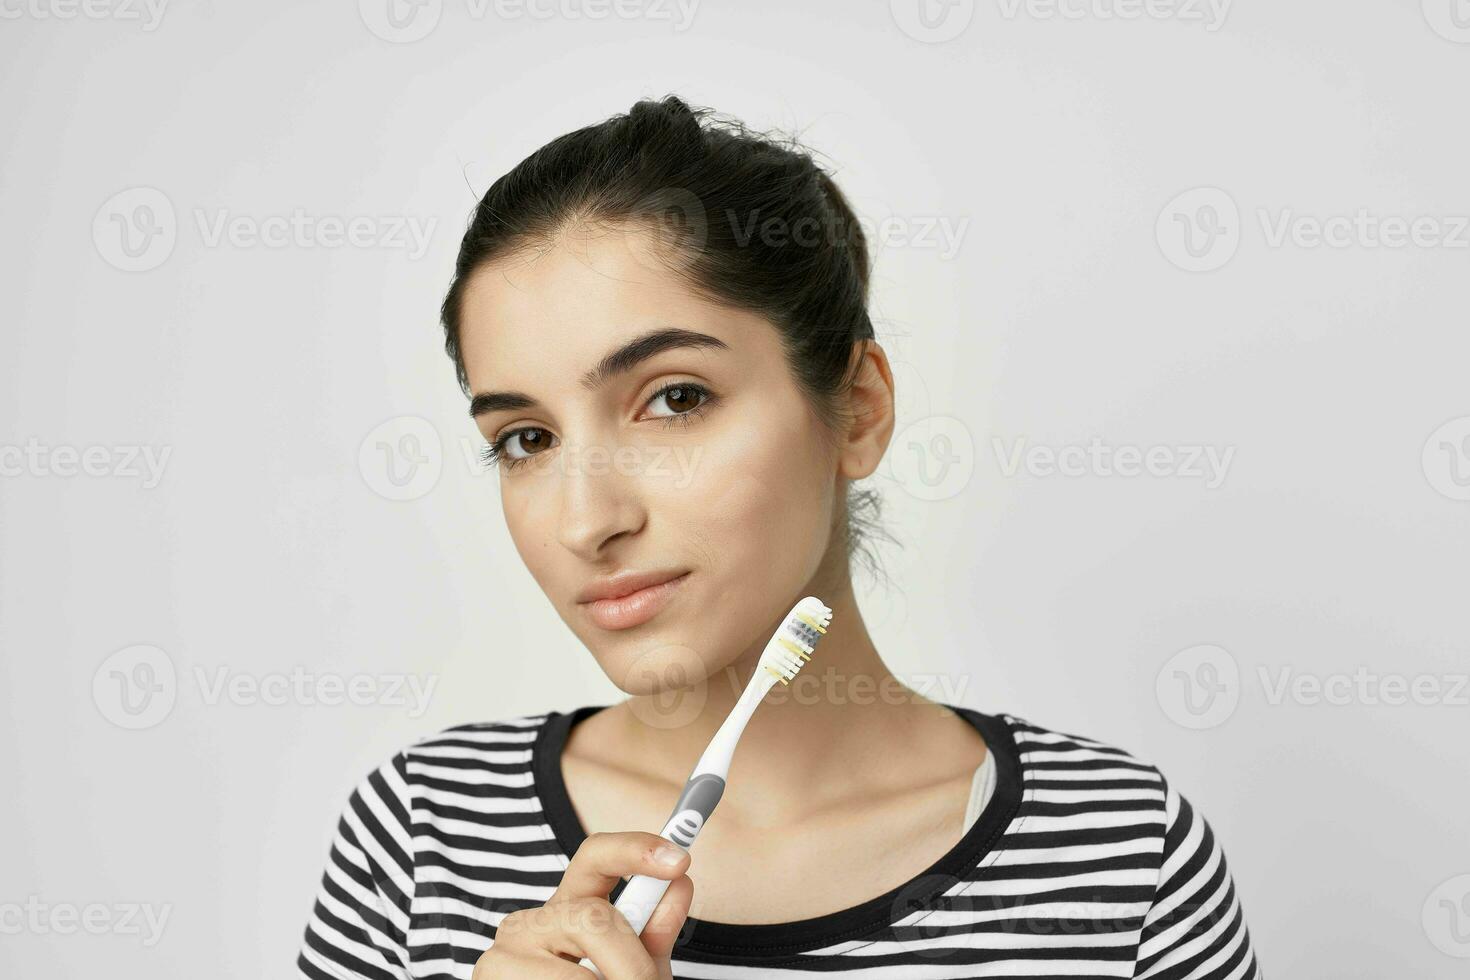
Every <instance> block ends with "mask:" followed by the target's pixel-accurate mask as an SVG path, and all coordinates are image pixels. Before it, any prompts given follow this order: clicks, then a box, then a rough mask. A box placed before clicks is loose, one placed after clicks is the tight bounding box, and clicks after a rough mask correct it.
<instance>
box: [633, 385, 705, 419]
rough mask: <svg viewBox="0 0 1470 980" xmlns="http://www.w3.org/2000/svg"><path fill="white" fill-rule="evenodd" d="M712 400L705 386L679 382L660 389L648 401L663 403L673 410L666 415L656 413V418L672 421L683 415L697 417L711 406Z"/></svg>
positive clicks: (651, 403) (654, 403)
mask: <svg viewBox="0 0 1470 980" xmlns="http://www.w3.org/2000/svg"><path fill="white" fill-rule="evenodd" d="M712 398H713V395H711V393H710V390H709V389H708V388H706V387H705V386H704V385H697V384H694V383H692V382H689V381H679V382H675V383H674V384H670V385H665V386H664V387H662V388H660V389H659V390H658V391H657V392H655V393H654V395H653V397H651V398H649V399H648V404H649V405H657V404H658V403H659V402H663V403H664V404H665V405H666V406H668V408H669V409H671V410H670V411H669V412H666V413H655V415H654V418H663V419H670V418H676V417H678V416H681V415H696V414H698V413H699V412H701V411H702V410H703V409H704V407H705V406H706V405H708V404H709V402H710V400H711V399H712Z"/></svg>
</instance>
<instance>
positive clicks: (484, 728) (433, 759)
mask: <svg viewBox="0 0 1470 980" xmlns="http://www.w3.org/2000/svg"><path fill="white" fill-rule="evenodd" d="M551 714H552V713H551V712H547V711H543V712H537V713H534V714H523V715H512V716H507V717H503V718H500V719H497V720H494V721H478V722H469V723H465V724H460V725H454V726H451V727H449V728H443V729H440V730H439V731H436V732H432V733H429V734H426V735H421V736H419V737H418V738H416V739H414V740H413V741H411V742H409V743H407V744H406V745H403V746H402V747H401V748H399V749H398V750H397V751H396V752H394V753H393V754H392V755H390V756H388V757H387V758H386V759H383V761H382V762H380V763H378V764H377V765H376V766H374V767H373V768H372V769H371V770H369V771H368V772H367V773H366V774H364V775H362V776H361V777H359V779H358V781H357V783H356V785H355V786H354V787H353V789H352V793H351V796H350V797H349V800H348V810H349V811H352V810H354V809H361V808H363V807H366V808H367V809H368V810H370V811H373V812H376V813H378V814H379V816H380V817H388V818H396V820H395V821H394V822H397V823H400V824H401V825H403V826H408V825H409V823H410V816H409V813H410V811H411V810H412V808H413V807H414V805H415V803H416V801H417V800H419V799H420V798H421V797H422V796H423V795H424V794H425V793H429V794H432V793H434V792H436V791H446V790H447V791H453V790H456V789H458V790H467V789H468V790H470V791H472V789H471V788H472V787H473V786H474V785H476V784H479V785H490V784H491V783H487V782H486V778H487V777H486V775H485V774H487V773H489V774H491V780H492V782H494V781H497V780H498V782H499V783H500V784H501V785H510V784H512V783H514V781H515V780H516V778H517V776H518V775H519V774H520V773H524V774H525V778H527V779H529V775H530V767H531V751H532V745H533V743H534V742H535V740H536V737H537V736H538V735H539V734H540V732H541V730H542V727H543V726H544V725H545V723H546V721H547V719H548V718H549V717H550V716H551ZM497 774H498V775H497Z"/></svg>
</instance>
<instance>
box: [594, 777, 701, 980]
mask: <svg viewBox="0 0 1470 980" xmlns="http://www.w3.org/2000/svg"><path fill="white" fill-rule="evenodd" d="M724 792H725V780H724V778H723V777H721V776H717V775H715V774H714V773H700V774H699V775H696V776H693V777H691V778H690V780H689V782H687V783H685V784H684V792H683V793H682V794H681V795H680V796H679V802H678V803H676V804H674V813H673V815H672V816H670V817H669V819H668V822H667V823H665V824H664V828H663V830H660V831H659V836H660V837H663V838H664V839H665V840H669V841H672V842H673V843H675V844H678V845H679V846H680V847H684V848H687V847H689V846H690V845H691V844H693V843H694V838H696V837H698V836H699V832H700V831H701V830H703V829H704V822H705V821H706V820H707V819H709V815H710V814H711V813H713V812H714V809H715V804H716V803H718V802H720V797H721V795H723V794H724ZM671 884H673V882H671V881H669V880H668V879H667V878H655V877H653V876H652V875H634V876H633V877H632V878H629V879H628V884H627V886H626V887H624V888H623V890H622V892H621V893H620V894H619V895H618V900H617V901H616V902H614V903H613V908H615V909H617V910H618V911H619V912H620V913H622V916H623V918H625V919H627V920H628V925H630V926H632V927H633V932H634V933H636V934H637V935H640V936H641V935H642V934H643V927H644V926H646V925H648V920H649V919H650V918H652V917H653V910H654V909H655V908H657V907H658V903H659V901H660V900H661V899H662V898H663V897H664V892H666V891H668V890H669V885H671ZM578 965H579V966H582V967H585V968H586V969H588V970H591V971H592V974H593V976H596V977H598V978H601V977H602V973H601V972H600V971H599V970H598V969H597V967H596V966H595V965H594V964H593V962H592V961H591V960H590V959H588V958H587V957H583V958H582V960H581V962H580V963H579V964H578Z"/></svg>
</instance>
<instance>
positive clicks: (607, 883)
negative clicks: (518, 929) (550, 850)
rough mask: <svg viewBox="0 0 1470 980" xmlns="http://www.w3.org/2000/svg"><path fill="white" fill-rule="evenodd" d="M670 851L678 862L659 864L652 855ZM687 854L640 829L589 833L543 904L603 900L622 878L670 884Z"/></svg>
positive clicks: (687, 862) (657, 836)
mask: <svg viewBox="0 0 1470 980" xmlns="http://www.w3.org/2000/svg"><path fill="white" fill-rule="evenodd" d="M663 848H671V849H672V850H673V851H674V852H676V854H677V857H678V860H676V861H675V862H674V863H672V864H664V863H662V862H660V861H659V860H658V858H657V856H656V852H658V851H660V850H662V849H663ZM688 865H689V852H688V851H686V850H684V848H682V847H680V846H679V845H678V844H675V843H673V842H672V841H670V840H667V839H666V838H663V837H660V836H659V835H658V834H650V833H646V832H644V831H641V830H627V831H616V832H608V833H596V834H589V835H588V837H587V839H586V840H584V841H583V842H582V846H581V847H578V848H577V853H576V854H574V855H572V863H571V864H570V865H568V867H567V870H566V871H565V872H564V873H563V874H562V876H561V884H559V885H557V886H556V891H555V892H553V893H552V896H551V898H549V899H547V902H554V901H557V900H558V899H569V898H606V897H607V896H608V893H609V892H611V891H612V890H613V888H614V887H615V886H616V885H617V883H618V879H620V878H622V877H623V876H624V875H628V876H632V875H635V874H637V875H650V876H652V877H654V878H667V879H669V880H670V881H672V880H673V879H675V878H677V877H679V876H680V875H682V874H683V873H684V869H685V868H687V867H688Z"/></svg>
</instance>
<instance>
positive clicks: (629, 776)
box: [298, 97, 1259, 980]
mask: <svg viewBox="0 0 1470 980" xmlns="http://www.w3.org/2000/svg"><path fill="white" fill-rule="evenodd" d="M867 282H868V253H867V248H866V244H865V242H864V239H863V235H862V232H861V229H860V228H859V227H858V224H857V222H856V220H855V219H854V217H853V214H852V211H851V210H850V208H849V207H848V204H847V202H846V200H845V199H844V197H843V195H842V194H841V193H840V192H839V190H838V189H837V187H836V186H835V185H834V184H833V182H832V181H831V179H830V178H829V177H828V176H827V175H826V174H825V173H823V172H822V171H821V170H820V169H818V168H817V167H816V165H815V164H814V163H813V162H812V161H811V159H810V158H809V157H808V156H807V155H806V154H804V153H802V152H800V150H799V149H798V148H795V147H793V146H790V145H781V144H777V143H775V142H772V141H769V140H767V139H765V138H763V137H760V136H758V135H755V134H752V133H750V132H749V131H747V130H745V129H744V128H743V127H742V126H740V125H739V124H738V123H733V122H718V121H716V120H715V118H714V117H712V116H710V115H709V114H708V113H707V111H698V112H696V111H694V110H691V109H690V108H689V107H688V106H687V105H685V103H683V102H682V101H680V100H679V99H677V98H673V97H670V98H667V99H664V100H663V101H661V102H652V101H645V102H640V103H638V104H637V105H635V106H634V107H633V108H632V110H631V111H630V112H629V113H627V114H626V115H623V116H618V117H614V118H612V119H609V120H607V121H605V122H603V123H601V124H598V125H595V126H590V127H587V128H585V129H581V130H578V131H576V132H573V133H570V134H567V135H565V136H562V137H560V138H558V139H556V140H553V141H552V142H551V143H549V144H547V145H546V146H545V147H543V148H542V149H540V150H538V151H537V152H536V153H534V154H533V155H532V156H530V157H529V158H527V159H526V160H525V161H523V162H522V163H521V164H519V165H518V166H517V167H515V168H514V169H513V170H512V171H511V172H510V173H508V174H506V175H505V176H504V177H502V178H501V179H500V180H498V181H497V182H496V183H495V185H494V186H493V187H491V188H490V190H489V192H488V193H487V194H486V195H485V197H484V199H483V200H482V201H481V202H480V205H479V207H478V209H477V210H476V212H475V214H474V217H473V220H472V222H471V224H470V227H469V229H468V231H467V232H466V234H465V236H464V240H463V243H462V246H461V249H460V254H459V260H458V263H457V266H456V269H455V276H454V281H453V284H452V286H451V288H450V290H449V293H448V296H447V297H446V299H445V301H444V305H443V311H442V312H443V323H444V327H445V332H446V346H447V349H448V351H449V354H450V356H451V358H452V359H453V361H454V363H455V367H456V370H457V373H458V377H459V381H460V384H461V387H462V388H463V389H464V390H465V391H466V393H467V394H468V395H469V396H470V400H471V404H470V410H471V413H472V415H473V416H474V418H475V420H476V423H477V424H478V426H479V429H480V431H481V433H483V435H484V437H485V439H486V441H487V443H488V448H487V456H488V460H489V462H491V463H492V464H494V465H496V466H498V467H499V481H500V489H501V498H502V502H503V507H504V513H505V518H506V521H507V524H508V526H509V529H510V533H511V536H512V538H513V539H514V541H515V545H516V549H517V551H518V552H519V554H520V556H521V558H522V559H523V560H524V561H525V562H526V565H527V567H528V568H529V570H530V571H531V573H532V575H533V576H534V578H535V579H536V581H537V583H538V584H539V585H540V586H541V588H542V589H543V590H544V591H545V592H546V595H547V597H548V598H549V599H550V600H551V602H552V603H553V605H554V606H555V607H556V609H557V611H558V613H559V614H560V615H561V617H562V618H563V619H564V620H565V622H566V623H567V625H568V626H569V627H570V628H571V629H572V630H573V632H574V633H576V635H577V637H578V638H579V639H580V640H581V641H582V642H583V643H584V644H585V645H586V647H587V649H588V650H589V651H591V653H592V656H593V657H594V658H595V659H596V661H597V663H598V666H599V667H601V668H602V670H603V671H604V672H606V674H607V676H608V677H609V678H610V679H611V680H612V681H613V682H614V683H615V684H616V685H617V686H618V687H619V688H620V689H621V690H622V691H624V692H625V693H626V694H627V695H628V698H627V699H626V700H623V701H620V702H618V703H616V704H613V705H609V706H588V707H584V708H580V709H578V710H576V711H574V712H571V713H570V714H563V713H559V712H555V711H549V712H542V713H537V714H527V715H522V716H519V717H515V718H510V719H505V720H502V721H499V722H493V723H484V724H470V725H464V726H460V727H458V728H453V729H450V730H448V731H446V732H443V733H441V734H438V735H434V736H430V737H427V738H425V739H422V740H420V741H419V742H417V743H416V744H414V745H412V746H410V747H408V748H406V749H404V750H403V751H401V752H399V753H398V754H397V755H395V756H394V757H393V758H391V759H390V760H388V761H387V762H386V763H384V764H383V765H382V766H381V767H380V768H379V769H378V770H376V771H375V772H373V773H372V774H370V775H369V776H367V777H366V778H365V779H364V780H363V781H362V782H361V783H360V784H359V785H358V787H357V788H356V790H355V791H354V792H353V793H352V795H351V798H350V800H349V801H348V804H347V806H346V808H345V810H344V811H343V813H342V817H341V820H340V822H339V824H338V828H337V836H336V839H335V842H334V845H333V847H332V850H331V854H330V857H329V860H328V864H327V867H326V871H325V873H324V875H323V877H322V882H321V887H320V890H319V893H318V898H317V902H316V905H315V908H314V912H313V915H312V917H311V919H310V922H309V924H308V926H307V930H306V936H305V941H304V943H303V946H302V949H301V953H300V957H299V959H298V965H299V969H300V971H301V974H302V975H304V976H306V977H311V978H316V980H320V978H327V977H336V978H341V977H373V978H379V977H384V978H386V977H414V978H419V977H471V976H473V977H474V978H477V980H488V978H502V977H506V978H553V977H567V978H572V977H588V976H591V975H592V974H591V973H590V971H588V970H586V969H584V968H583V967H581V966H579V965H578V962H579V960H581V959H582V958H583V957H586V958H588V959H590V960H591V961H592V962H593V963H595V964H596V965H597V967H598V968H599V969H600V970H601V972H602V973H603V974H604V975H605V976H606V977H608V978H610V980H633V978H645V977H663V978H669V977H674V976H679V977H701V978H718V977H752V978H753V977H782V976H796V975H802V976H807V975H815V974H818V973H823V974H833V973H837V974H840V973H843V972H846V971H862V975H863V976H864V977H871V978H887V977H894V978H900V977H902V978H928V977H933V978H939V977H946V978H952V977H970V976H996V977H1002V976H1005V977H1008V976H1022V975H1024V976H1028V977H1038V976H1051V975H1058V976H1060V975H1066V976H1070V977H1075V976H1087V977H1160V978H1162V977H1168V978H1171V980H1173V978H1211V980H1216V978H1218V980H1225V978H1254V977H1258V976H1259V972H1258V968H1257V966H1256V962H1255V957H1254V955H1253V953H1252V950H1251V946H1250V937H1249V933H1248V930H1247V928H1246V923H1245V920H1244V916H1243V913H1242V910H1241V907H1240V905H1239V902H1238V901H1237V898H1236V894H1235V889H1234V886H1233V883H1232V881H1231V878H1230V875H1229V873H1228V870H1227V868H1226V864H1225V859H1224V854H1223V852H1222V851H1221V849H1220V847H1219V845H1218V843H1217V842H1216V841H1215V839H1214V837H1213V835H1212V833H1211V831H1210V828H1209V826H1208V825H1207V824H1206V823H1205V821H1204V819H1203V817H1202V816H1200V815H1199V814H1197V813H1195V812H1194V811H1193V809H1192V808H1191V807H1190V805H1189V803H1188V801H1186V800H1185V799H1184V798H1183V797H1181V796H1180V795H1179V794H1178V792H1177V791H1175V790H1174V789H1173V788H1172V787H1171V786H1170V785H1169V783H1168V782H1167V780H1165V779H1164V777H1163V776H1162V775H1161V774H1160V773H1159V771H1158V770H1157V769H1156V768H1154V767H1152V766H1150V765H1148V764H1146V763H1144V762H1140V761H1138V760H1136V759H1134V758H1132V757H1131V756H1130V755H1128V754H1127V753H1126V752H1123V751H1121V750H1119V749H1116V748H1113V747H1110V746H1107V745H1103V744H1100V743H1098V742H1096V741H1093V740H1090V739H1086V738H1082V737H1078V736H1072V735H1067V734H1063V733H1060V732H1056V731H1051V730H1048V729H1046V728H1043V727H1040V726H1038V725H1034V724H1030V723H1028V722H1026V721H1024V720H1022V719H1020V718H1017V717H1014V716H1012V715H1005V714H999V715H986V714H982V713H980V712H977V711H974V710H972V709H969V708H964V707H959V706H955V705H947V704H944V703H942V702H935V701H932V700H929V699H928V698H925V697H922V696H920V695H919V694H918V693H917V692H915V691H912V690H909V689H908V688H907V687H905V686H904V685H902V684H900V683H899V682H898V681H897V679H896V678H895V677H894V676H893V674H892V673H891V672H890V671H889V670H888V669H887V667H886V666H885V665H884V662H883V658H882V657H881V655H880V654H879V652H878V651H877V650H876V649H875V647H874V645H873V642H872V640H871V638H870V637H869V636H868V633H867V630H866V629H865V627H864V624H863V619H862V615H861V612H860V611H859V609H858V607H857V604H856V601H855V599H854V594H853V589H852V586H851V580H850V576H849V566H850V563H851V560H852V559H853V557H854V555H855V554H857V553H858V549H857V545H858V544H859V543H860V541H861V539H862V534H861V532H862V529H863V526H864V516H863V515H864V513H865V511H866V509H867V507H868V505H869V504H871V502H872V501H871V498H868V497H865V496H863V495H861V494H859V493H857V492H855V491H854V490H853V489H852V484H853V481H856V480H860V479H862V478H863V477H866V476H868V475H870V474H871V473H872V472H873V471H874V470H875V469H876V467H877V466H878V464H879V461H880V459H881V458H882V456H883V453H884V451H885V450H886V448H887V446H888V442H889V439H890V437H891V435H892V432H893V426H894V416H893V378H892V374H891V372H890V370H889V365H888V361H887V358H886V356H885V354H884V351H883V348H882V347H881V346H880V345H879V344H877V343H876V342H875V341H874V339H873V328H872V324H871V322H870V321H869V318H868V314H867V310H866V293H867ZM804 595H814V596H817V597H819V598H820V599H822V600H823V601H824V602H825V603H826V604H827V605H829V606H831V607H832V609H833V610H834V615H833V620H832V625H831V627H830V629H829V631H828V633H827V635H826V636H825V637H823V638H822V640H821V643H820V645H819V647H818V648H817V650H816V654H815V657H814V659H813V661H812V662H811V663H810V664H809V665H808V666H807V667H806V669H805V670H804V671H803V672H802V674H800V675H798V676H797V678H796V681H797V683H795V684H793V685H792V686H791V687H790V688H782V687H777V689H776V690H775V691H773V692H772V693H771V694H770V695H769V696H768V698H767V700H766V702H765V703H763V704H762V705H761V707H760V708H759V709H758V710H757V711H756V713H755V716H754V718H753V720H752V721H751V723H750V725H749V727H748V728H747V729H746V731H745V734H744V736H743V738H742V739H741V741H740V746H739V749H738V751H737V753H736V755H735V758H734V762H733V764H732V766H731V770H730V776H729V786H728V790H727V791H726V793H725V796H724V798H723V799H722V801H721V805H720V807H719V810H718V816H717V817H716V818H714V819H712V820H711V821H710V823H709V826H708V828H707V829H706V830H705V831H704V832H703V834H701V837H700V841H699V842H698V845H697V846H696V847H695V848H694V849H693V850H692V851H685V850H683V849H682V848H678V847H674V848H672V850H671V851H669V852H668V853H667V857H668V863H662V857H663V855H664V854H665V849H664V848H660V847H659V845H660V844H664V843H665V842H664V841H663V840H662V838H660V837H658V836H657V835H656V834H654V833H652V832H650V831H649V830H648V829H647V828H658V827H661V826H663V823H664V820H665V819H666V818H667V816H668V813H669V808H670V806H671V805H672V804H673V802H674V800H675V798H676V797H677V796H678V794H679V791H680V789H681V788H682V786H683V784H684V780H685V778H686V777H687V776H688V775H689V772H690V770H691V768H692V766H693V764H694V762H695V760H696V759H697V758H698V756H699V754H700V752H701V751H702V750H703V748H704V746H705V745H706V744H707V743H708V741H709V739H710V737H711V736H712V735H713V733H714V731H715V729H716V728H717V727H718V726H719V724H720V722H721V721H722V720H723V719H724V717H725V715H726V713H727V712H728V711H729V709H730V708H731V706H732V704H733V703H734V701H735V700H736V698H737V697H738V695H739V693H740V692H741V691H742V690H743V688H744V685H745V681H746V679H747V678H749V676H750V675H751V672H752V671H753V670H754V669H755V664H756V660H757V659H758V658H759V655H760V652H761V650H762V648H763V647H764V646H765V643H766V641H767V640H768V639H769V638H770V636H771V634H772V632H773V631H774V630H775V628H776V627H777V626H778V625H779V624H780V623H781V621H782V619H783V617H784V616H785V614H786V612H787V611H788V610H789V609H790V607H791V606H792V604H793V603H794V602H795V601H796V600H797V599H799V598H800V597H802V596H804ZM618 597H621V598H618ZM803 682H807V683H805V684H803ZM634 874H645V875H654V876H658V877H661V878H665V879H668V880H671V881H672V885H671V886H670V887H669V889H668V891H667V893H666V894H665V896H664V898H663V900H662V902H661V904H660V905H659V907H658V910H657V912H656V913H655V915H654V918H653V919H652V921H651V922H650V923H649V925H648V926H647V928H646V929H645V931H644V932H643V933H642V934H641V935H638V934H635V933H634V931H633V930H632V929H631V928H630V927H629V926H628V923H627V922H626V920H624V919H623V918H622V917H621V916H620V915H619V914H618V913H617V912H616V910H614V909H613V908H612V906H611V904H610V901H613V900H615V899H616V897H617V895H618V894H619V893H620V890H621V888H622V884H623V883H622V879H624V878H628V877H631V876H632V875H634ZM691 911H693V912H694V913H697V914H691Z"/></svg>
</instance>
